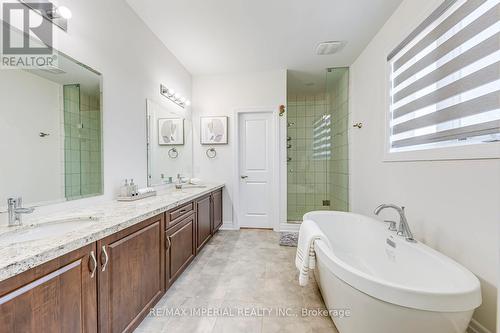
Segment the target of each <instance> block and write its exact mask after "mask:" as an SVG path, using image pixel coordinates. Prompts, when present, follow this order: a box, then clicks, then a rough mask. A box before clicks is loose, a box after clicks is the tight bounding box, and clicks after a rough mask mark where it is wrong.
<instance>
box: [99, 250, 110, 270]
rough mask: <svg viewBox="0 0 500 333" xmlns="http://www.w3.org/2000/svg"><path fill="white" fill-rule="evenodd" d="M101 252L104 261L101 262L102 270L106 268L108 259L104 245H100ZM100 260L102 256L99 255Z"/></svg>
mask: <svg viewBox="0 0 500 333" xmlns="http://www.w3.org/2000/svg"><path fill="white" fill-rule="evenodd" d="M102 253H103V254H104V263H103V264H102V271H103V272H104V271H105V270H106V266H107V265H108V261H109V256H108V252H106V246H105V245H103V246H102ZM101 260H102V256H101Z"/></svg>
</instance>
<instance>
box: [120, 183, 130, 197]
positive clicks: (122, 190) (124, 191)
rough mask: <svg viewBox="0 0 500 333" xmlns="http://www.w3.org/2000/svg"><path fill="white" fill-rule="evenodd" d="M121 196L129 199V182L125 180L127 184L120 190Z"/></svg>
mask: <svg viewBox="0 0 500 333" xmlns="http://www.w3.org/2000/svg"><path fill="white" fill-rule="evenodd" d="M120 196H122V197H128V180H127V179H125V184H124V185H123V186H122V187H121V188H120Z"/></svg>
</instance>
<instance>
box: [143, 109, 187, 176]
mask: <svg viewBox="0 0 500 333" xmlns="http://www.w3.org/2000/svg"><path fill="white" fill-rule="evenodd" d="M146 108H147V112H146V116H147V125H148V131H147V135H148V138H147V150H148V186H158V185H163V184H169V183H171V182H175V181H176V178H177V175H178V174H180V175H182V176H184V177H191V175H192V171H193V170H192V168H193V133H192V131H193V124H192V119H191V116H190V114H188V112H187V111H186V109H184V108H181V107H180V106H178V105H176V104H174V103H171V102H167V103H166V105H164V104H159V103H156V102H154V101H152V100H147V101H146Z"/></svg>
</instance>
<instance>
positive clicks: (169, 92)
mask: <svg viewBox="0 0 500 333" xmlns="http://www.w3.org/2000/svg"><path fill="white" fill-rule="evenodd" d="M160 94H162V95H163V96H165V97H166V98H168V99H169V100H171V101H172V102H174V103H175V104H177V105H179V106H180V107H182V108H185V107H186V106H189V105H191V102H190V101H189V100H188V99H187V98H186V97H183V96H181V95H180V94H179V93H177V92H175V90H174V89H170V88H167V87H165V86H164V85H163V84H160Z"/></svg>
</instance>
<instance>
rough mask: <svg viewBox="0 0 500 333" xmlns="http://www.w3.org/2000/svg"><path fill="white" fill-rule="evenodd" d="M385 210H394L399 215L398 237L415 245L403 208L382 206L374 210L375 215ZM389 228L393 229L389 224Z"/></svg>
mask: <svg viewBox="0 0 500 333" xmlns="http://www.w3.org/2000/svg"><path fill="white" fill-rule="evenodd" d="M386 208H392V209H395V210H396V211H397V212H398V213H399V227H398V235H400V236H403V237H404V238H405V239H406V240H407V241H408V242H412V243H415V242H416V240H415V239H414V238H413V233H412V232H411V230H410V225H409V224H408V220H407V219H406V215H405V208H404V207H399V206H397V205H394V204H382V205H380V206H378V207H377V208H375V211H374V213H375V215H378V214H379V213H380V212H381V211H382V210H384V209H386ZM391 226H392V227H393V228H394V225H393V224H391ZM391 230H393V229H391Z"/></svg>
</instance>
